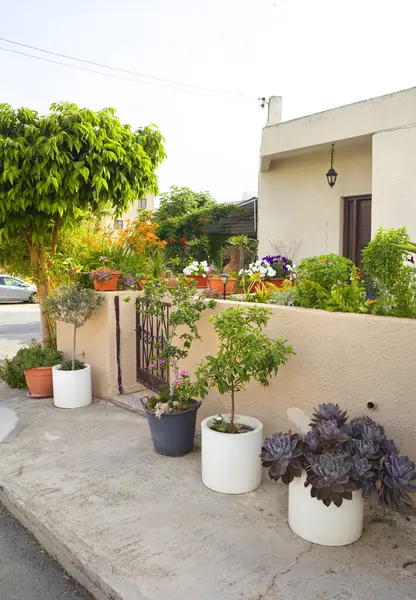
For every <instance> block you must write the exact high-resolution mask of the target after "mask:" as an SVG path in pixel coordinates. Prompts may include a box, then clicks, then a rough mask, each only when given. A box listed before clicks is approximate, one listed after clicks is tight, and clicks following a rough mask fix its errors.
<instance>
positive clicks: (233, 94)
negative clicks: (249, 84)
mask: <svg viewBox="0 0 416 600" xmlns="http://www.w3.org/2000/svg"><path fill="white" fill-rule="evenodd" d="M0 41H2V42H7V43H8V44H14V45H16V46H22V47H24V48H30V49H31V50H36V51H37V52H44V53H46V54H51V55H53V56H59V57H60V58H67V59H68V60H74V61H77V62H80V63H85V64H89V65H93V66H95V67H101V68H103V69H109V70H111V71H119V72H120V73H126V74H128V75H134V76H135V77H142V78H145V79H152V80H154V81H158V82H160V83H161V84H169V85H177V86H182V87H185V88H189V89H192V90H200V91H203V92H209V93H214V94H224V95H227V96H236V97H240V98H246V99H250V100H251V99H252V98H251V97H250V96H247V95H245V94H236V93H233V92H227V91H225V90H218V89H214V88H206V87H202V86H198V85H193V84H190V83H182V82H180V81H174V80H171V79H164V78H163V77H155V76H153V75H145V74H144V73H138V72H136V71H129V70H128V69H121V68H118V67H112V66H110V65H105V64H103V63H99V62H94V61H92V60H86V59H82V58H77V57H75V56H70V55H67V54H60V53H59V52H52V51H51V50H45V49H44V48H38V47H36V46H30V45H29V44H23V43H20V42H15V41H13V40H8V39H6V38H2V37H0ZM0 50H5V51H7V52H14V53H15V54H21V55H22V56H29V57H30V58H38V59H39V60H44V61H47V62H51V63H54V64H58V65H63V66H66V67H72V68H73V69H76V68H78V69H80V70H83V71H89V72H91V73H98V74H99V75H107V76H109V77H111V75H110V74H109V73H103V72H102V71H96V70H93V69H86V68H85V67H76V66H75V65H68V64H67V63H62V62H58V61H56V60H51V59H47V58H43V57H40V56H34V55H33V54H27V53H25V52H19V51H17V50H12V49H10V48H4V47H0ZM116 77H117V78H118V79H125V80H127V81H134V80H132V79H130V78H128V77H121V76H116ZM143 83H147V84H148V85H156V84H151V83H150V82H143ZM157 87H162V85H158V86H157Z"/></svg>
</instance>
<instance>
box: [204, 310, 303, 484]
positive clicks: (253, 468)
mask: <svg viewBox="0 0 416 600" xmlns="http://www.w3.org/2000/svg"><path fill="white" fill-rule="evenodd" d="M270 314H271V311H270V310H269V309H267V308H265V307H259V306H253V307H249V308H243V307H233V308H229V309H227V310H225V311H224V312H222V313H219V314H217V315H215V316H213V317H212V318H211V320H212V322H213V325H214V329H215V331H216V333H217V334H218V338H219V349H218V352H217V354H216V355H215V356H207V357H206V359H205V360H204V361H202V363H201V364H200V365H199V366H198V369H197V381H198V391H199V395H200V396H202V397H204V396H205V395H206V394H207V393H208V390H209V389H210V388H217V389H218V392H219V393H220V394H221V395H224V394H227V395H229V398H230V401H231V411H230V414H229V415H219V416H218V417H208V419H205V420H204V421H203V423H202V425H201V427H202V479H203V482H204V484H205V485H206V486H207V487H209V488H211V489H213V490H215V491H218V492H223V493H235V494H239V493H245V492H248V491H251V490H253V489H255V488H256V487H258V486H259V485H260V482H261V467H260V463H259V460H258V456H259V454H260V450H261V445H262V440H263V425H262V423H261V422H260V421H258V420H257V419H253V418H251V417H247V416H244V415H237V414H236V412H235V402H236V395H237V394H238V392H240V391H242V390H243V389H244V388H245V387H246V386H247V384H248V383H249V382H250V381H251V380H255V381H257V382H259V383H260V384H261V385H263V386H267V385H268V384H269V381H270V378H271V377H272V376H275V375H277V373H278V370H279V367H280V366H281V365H283V364H285V363H286V362H287V360H288V359H289V357H290V355H291V354H293V353H294V352H293V349H292V347H291V346H290V345H288V344H287V343H286V341H285V340H281V339H276V340H273V339H271V338H270V337H269V336H268V335H267V334H265V333H263V331H262V330H263V328H264V327H265V326H266V325H267V322H268V320H269V318H270ZM243 438H244V439H243Z"/></svg>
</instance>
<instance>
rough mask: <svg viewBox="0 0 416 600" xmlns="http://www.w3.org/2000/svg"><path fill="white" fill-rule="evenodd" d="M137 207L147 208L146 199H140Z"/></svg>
mask: <svg viewBox="0 0 416 600" xmlns="http://www.w3.org/2000/svg"><path fill="white" fill-rule="evenodd" d="M138 207H139V208H147V198H142V199H141V200H139V204H138Z"/></svg>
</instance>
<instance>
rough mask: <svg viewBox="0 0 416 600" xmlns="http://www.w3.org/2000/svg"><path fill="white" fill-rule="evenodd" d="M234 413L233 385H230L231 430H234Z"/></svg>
mask: <svg viewBox="0 0 416 600" xmlns="http://www.w3.org/2000/svg"><path fill="white" fill-rule="evenodd" d="M234 413H235V400H234V385H233V384H231V430H233V429H234Z"/></svg>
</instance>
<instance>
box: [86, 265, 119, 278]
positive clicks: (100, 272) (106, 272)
mask: <svg viewBox="0 0 416 600" xmlns="http://www.w3.org/2000/svg"><path fill="white" fill-rule="evenodd" d="M112 275H113V271H112V270H111V269H109V268H108V267H97V268H96V269H93V270H92V271H90V272H89V276H90V279H94V280H95V281H101V282H104V281H110V279H111V277H112Z"/></svg>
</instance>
